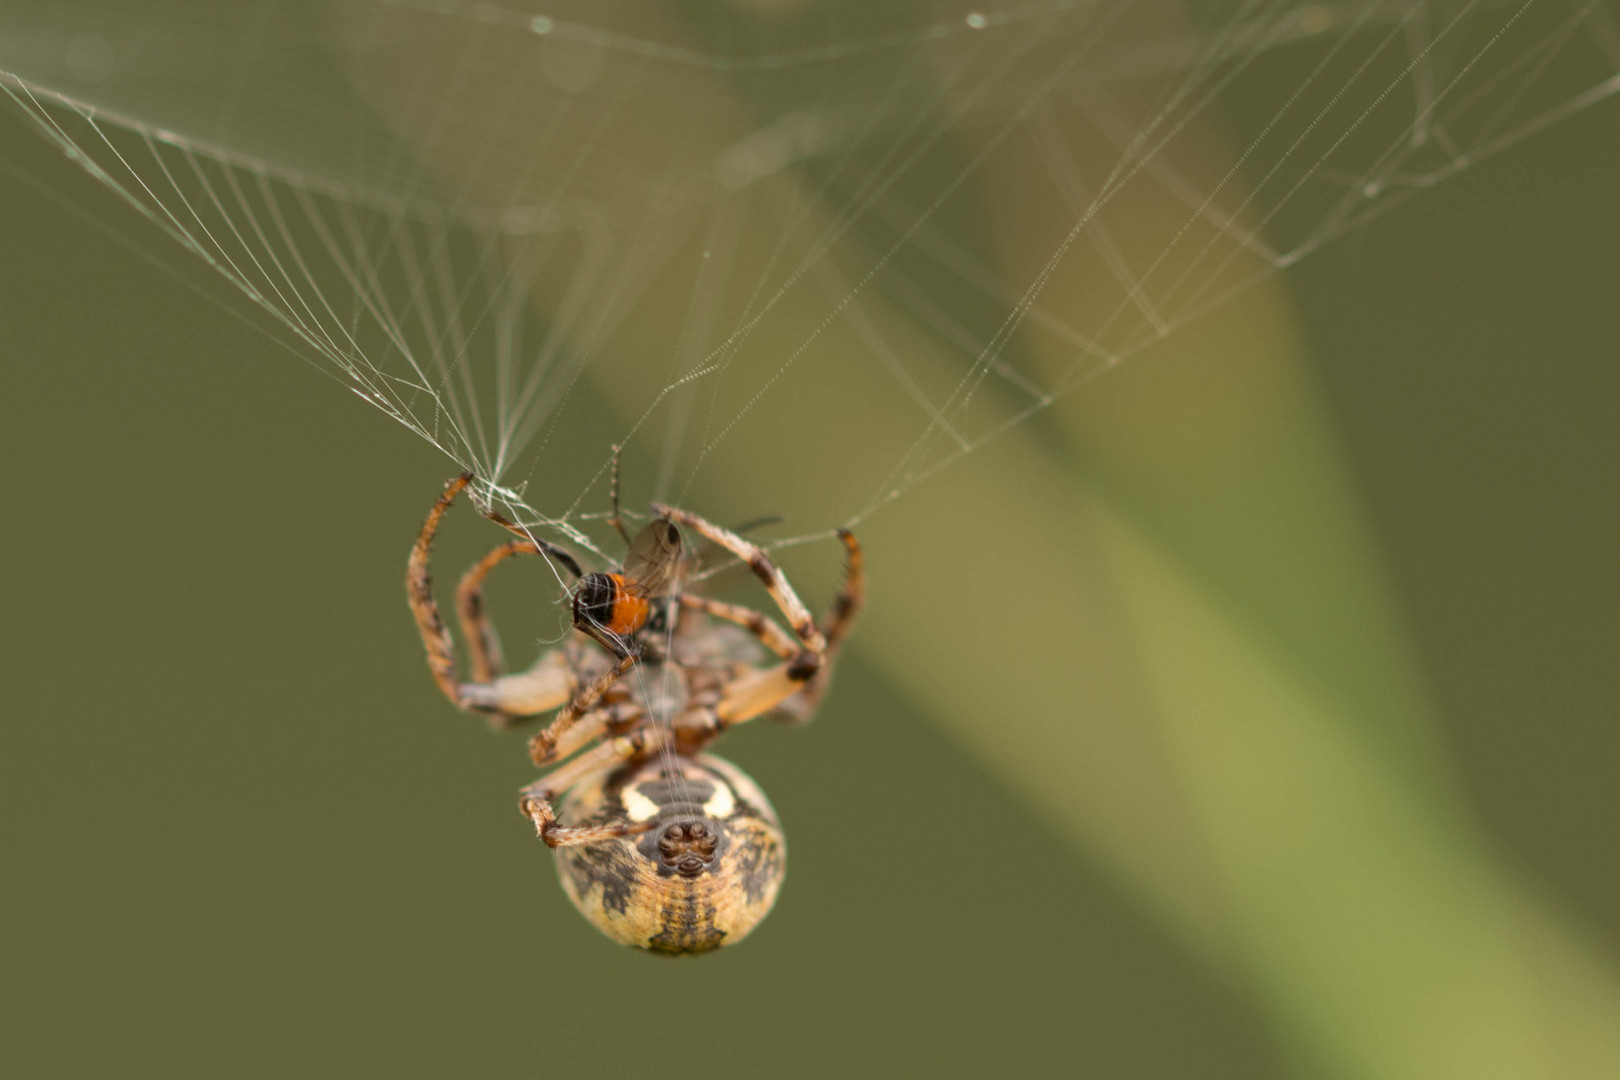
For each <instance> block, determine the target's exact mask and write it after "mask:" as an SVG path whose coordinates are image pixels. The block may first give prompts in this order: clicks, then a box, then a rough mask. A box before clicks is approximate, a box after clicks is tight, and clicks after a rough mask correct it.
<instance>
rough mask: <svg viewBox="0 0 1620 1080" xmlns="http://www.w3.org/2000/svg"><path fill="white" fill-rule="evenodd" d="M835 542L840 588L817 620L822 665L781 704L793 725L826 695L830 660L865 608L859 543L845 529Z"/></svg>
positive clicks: (829, 679)
mask: <svg viewBox="0 0 1620 1080" xmlns="http://www.w3.org/2000/svg"><path fill="white" fill-rule="evenodd" d="M838 539H840V540H842V541H843V542H844V553H845V557H846V562H845V564H844V584H843V586H842V587H841V588H840V589H839V590H838V595H837V596H835V597H833V602H832V603H831V604H829V605H827V613H826V614H825V615H823V616H822V617H821V632H822V633H823V634H825V635H826V636H827V655H826V658H825V661H824V662H823V664H822V665H821V669H820V670H819V671H817V672H816V673H815V674H814V675H812V676H811V677H810V680H809V681H808V682H807V683H805V684H804V687H803V688H802V689H801V690H800V691H799V693H798V694H797V695H795V696H793V697H790V698H788V699H787V700H786V701H784V702H783V703H782V712H783V713H784V714H786V717H785V718H786V719H788V720H790V721H792V722H794V723H803V722H804V721H806V720H809V719H810V717H811V716H812V715H814V714H815V711H816V708H817V706H819V705H820V704H821V699H822V698H823V697H825V696H826V694H827V687H828V686H829V685H830V684H831V683H832V672H833V659H834V658H835V657H836V656H837V655H838V651H839V649H840V648H842V647H843V644H844V639H845V638H847V637H848V636H849V632H850V631H851V630H852V629H854V627H855V620H856V619H857V618H858V617H859V616H860V614H861V608H863V607H865V606H866V563H865V559H864V558H863V557H862V555H861V545H860V542H859V541H857V540H856V539H855V534H854V533H852V532H850V531H849V530H848V529H839V530H838Z"/></svg>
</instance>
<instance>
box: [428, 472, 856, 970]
mask: <svg viewBox="0 0 1620 1080" xmlns="http://www.w3.org/2000/svg"><path fill="white" fill-rule="evenodd" d="M472 479H473V477H472V474H471V473H465V474H463V475H461V476H459V477H456V478H455V479H453V480H451V481H450V482H449V483H447V484H446V485H445V487H444V491H443V493H442V494H440V496H439V498H438V501H436V502H435V503H434V504H433V508H432V510H430V511H429V512H428V516H427V520H426V521H425V522H424V523H423V525H422V530H421V532H420V534H418V536H417V538H416V543H415V544H414V545H413V546H412V548H411V554H410V559H409V562H408V564H407V570H406V579H405V585H406V591H407V593H408V596H409V600H410V606H411V611H412V613H413V614H414V615H415V617H416V625H417V628H418V629H419V630H420V631H421V635H422V644H423V645H424V646H425V647H426V649H427V662H428V669H429V671H430V672H431V673H432V675H433V680H434V682H435V683H436V684H437V685H438V687H439V689H440V690H441V691H443V693H444V695H445V697H447V698H449V699H450V702H451V704H453V705H455V706H456V707H457V708H460V709H463V710H467V711H474V712H482V713H487V714H489V716H490V718H491V723H492V724H493V725H494V726H496V727H510V726H513V725H515V724H518V723H522V722H524V721H526V720H531V719H533V718H535V717H538V716H540V715H542V714H544V713H547V712H550V711H552V710H554V709H555V710H558V711H557V713H556V716H555V718H554V719H553V720H552V722H551V723H550V725H548V726H547V727H545V728H544V729H543V730H541V731H539V732H538V733H537V734H536V735H534V737H533V738H532V739H531V740H530V742H529V755H530V757H531V758H532V759H533V761H534V764H535V765H536V766H539V767H551V771H550V772H548V773H546V774H545V775H543V776H541V777H540V779H538V780H536V781H535V782H533V783H532V784H529V785H528V786H526V787H524V788H523V789H522V793H521V799H520V803H519V805H520V807H521V809H522V812H523V814H524V816H526V817H527V818H528V819H529V820H530V821H532V822H533V823H534V827H535V829H536V831H537V832H538V834H539V836H540V839H542V840H544V841H545V842H546V843H547V844H548V845H550V846H551V847H552V848H553V849H554V850H555V852H556V854H557V866H558V875H559V877H560V878H561V880H562V885H563V890H564V892H566V893H567V894H568V897H569V899H570V900H571V901H572V902H573V904H574V906H575V907H577V908H578V909H579V910H580V912H581V913H583V914H584V915H585V917H586V918H587V919H589V920H590V921H591V922H592V923H593V924H594V925H595V926H596V927H597V928H598V929H600V930H601V931H602V932H604V933H605V934H607V935H608V936H609V937H610V938H612V939H614V940H615V941H618V942H620V943H622V944H626V945H633V946H637V947H639V948H642V949H646V950H649V951H652V952H662V953H672V954H689V953H701V952H707V951H709V950H711V949H714V948H716V947H718V946H721V945H729V944H733V943H735V942H737V941H740V940H741V939H742V938H743V937H745V936H746V935H747V934H748V933H749V932H750V931H751V930H752V929H753V928H754V927H755V926H756V925H758V923H759V921H760V920H761V919H763V918H764V917H765V915H766V914H767V913H768V912H769V911H770V909H771V906H772V905H773V904H774V903H775V901H776V894H777V892H778V891H779V889H780V887H781V883H782V877H783V874H784V871H785V856H786V846H785V842H784V839H783V836H782V830H781V826H780V824H779V823H778V821H777V818H776V812H775V810H774V809H773V808H772V807H771V804H770V802H769V801H768V800H767V799H766V797H765V794H764V792H762V791H761V790H760V789H759V786H758V785H757V784H755V783H754V781H753V780H752V779H750V778H749V777H748V776H747V775H746V774H745V773H743V771H742V770H741V769H738V768H737V767H736V766H735V765H732V764H731V763H730V762H727V761H724V760H722V759H720V758H718V757H714V756H712V755H708V754H705V753H703V751H704V750H705V749H706V748H707V747H708V745H709V744H710V743H712V742H713V741H714V740H715V739H717V738H718V737H719V736H720V735H721V734H722V733H723V732H724V731H725V730H726V729H727V728H730V727H732V726H734V725H736V724H740V723H743V722H744V721H747V720H752V719H754V718H755V717H758V716H761V715H765V714H767V713H771V714H774V715H776V716H777V717H779V718H782V719H785V720H789V721H800V722H802V721H805V720H808V719H809V718H810V716H811V714H812V713H814V711H815V709H816V707H817V705H818V704H819V703H820V701H821V698H822V697H823V695H824V694H825V693H826V691H827V686H828V681H829V679H830V678H831V674H832V667H833V661H834V659H835V658H836V657H837V655H838V651H839V649H840V647H841V646H842V644H843V642H844V639H845V638H846V637H847V636H848V634H849V631H850V629H851V628H852V627H853V625H854V622H855V619H856V617H857V616H858V615H859V613H860V609H861V605H862V603H863V601H864V598H865V591H866V586H865V575H864V572H863V569H862V558H861V548H860V545H859V544H858V543H857V542H856V540H855V537H854V536H853V535H852V534H851V533H850V532H849V531H848V530H843V529H841V530H839V533H838V535H839V538H840V539H841V540H842V541H843V544H844V548H845V552H846V555H847V565H846V569H845V575H844V581H843V586H842V588H841V589H840V590H839V592H838V594H837V596H836V597H835V598H834V600H833V602H832V604H831V606H830V607H829V609H828V611H827V613H826V614H825V615H824V616H823V617H822V618H821V620H820V621H819V622H818V621H817V620H816V619H814V618H813V617H812V616H811V615H810V612H809V611H808V610H807V609H806V608H805V606H804V604H803V602H802V601H800V599H799V597H798V594H797V593H795V592H794V590H793V586H792V585H791V584H789V583H788V580H787V578H786V577H784V576H783V574H782V572H781V571H780V570H779V569H777V567H776V564H775V563H774V562H772V560H771V558H770V556H769V555H767V554H766V553H765V552H764V551H762V550H761V549H760V548H759V547H758V546H757V545H755V544H752V543H750V542H749V541H747V540H745V539H743V538H742V537H741V536H740V535H738V533H737V532H734V531H732V530H729V529H724V528H721V527H720V526H718V525H714V524H712V523H710V522H708V521H706V520H704V519H703V518H701V517H698V516H697V515H696V514H693V513H690V512H688V511H685V510H680V509H677V508H675V507H672V506H664V505H662V504H659V503H654V504H653V505H652V511H653V515H654V517H653V519H652V521H651V522H650V523H649V524H648V525H647V526H646V527H645V528H643V529H642V530H641V532H640V533H639V534H638V535H637V536H635V537H634V538H632V537H631V536H630V534H629V533H628V531H627V530H626V529H625V527H624V523H623V521H622V519H621V517H620V513H619V501H618V486H619V485H618V453H617V449H616V448H615V452H614V463H613V512H612V516H611V517H610V518H609V522H610V523H611V524H612V525H613V527H614V528H615V530H616V531H617V532H618V533H619V535H620V536H621V537H623V539H624V541H625V545H626V555H625V558H624V562H623V564H622V565H620V566H619V567H617V568H614V569H612V570H609V571H605V572H603V571H599V572H595V573H590V574H586V573H584V572H583V571H582V570H581V568H580V565H579V563H578V561H577V560H576V559H575V558H574V556H573V555H572V553H570V552H569V551H568V550H566V549H565V548H562V547H560V546H558V545H556V544H552V543H549V542H547V541H544V540H539V539H537V538H535V537H533V536H531V535H530V534H529V532H528V531H527V530H526V529H524V528H523V527H521V526H519V525H516V524H514V523H513V522H511V521H508V520H507V519H505V518H504V517H502V516H501V515H500V514H498V513H496V512H495V511H494V510H493V509H483V510H481V511H480V512H481V513H482V514H483V515H484V516H485V517H487V518H489V519H490V520H492V521H494V522H495V523H496V524H498V525H500V526H501V527H503V528H505V529H506V530H508V531H509V532H512V533H515V534H516V535H517V539H513V540H508V541H506V542H505V543H504V544H501V545H499V546H498V547H496V548H495V549H494V550H492V551H491V552H490V553H489V554H488V555H486V556H484V557H483V558H482V559H480V560H479V561H478V562H476V563H474V564H473V566H472V567H471V568H469V569H468V570H467V572H466V573H465V574H464V575H463V576H462V578H461V582H460V584H459V585H458V586H457V588H456V615H457V619H458V621H459V623H460V625H461V631H462V636H463V637H464V638H465V640H466V643H467V649H468V652H469V653H470V654H471V663H470V668H471V671H470V677H469V678H467V679H465V680H464V679H462V678H461V677H460V675H459V674H458V671H459V669H458V666H457V663H456V659H455V655H454V651H453V646H452V643H451V639H450V635H449V632H448V631H447V630H446V628H445V625H444V622H443V620H442V619H441V618H440V615H439V608H438V604H437V602H436V601H435V599H434V593H433V582H432V578H431V576H430V574H429V570H428V557H429V552H430V550H431V548H432V545H433V538H434V535H435V534H436V533H437V532H438V529H439V523H440V522H441V520H442V519H443V518H444V515H445V513H446V512H447V511H448V510H449V509H450V506H451V504H452V502H454V500H455V498H456V496H457V495H458V494H459V493H460V492H461V491H462V489H463V488H465V487H467V485H468V484H469V483H471V482H472ZM681 529H687V530H690V531H691V532H693V533H696V534H697V535H698V536H700V537H702V538H703V539H704V540H706V541H708V542H709V543H710V544H712V545H715V546H717V547H719V548H721V549H724V550H725V551H728V552H730V553H731V554H732V555H734V556H736V557H737V558H738V559H739V560H741V561H742V562H743V563H744V564H745V565H746V566H747V567H748V568H749V569H750V570H751V571H752V572H753V573H754V575H755V576H756V577H757V578H759V580H760V581H761V582H762V583H763V584H764V586H765V589H766V591H767V592H768V593H769V594H770V596H771V599H772V600H773V601H774V602H775V604H776V607H777V609H778V610H779V611H780V612H781V613H782V615H783V616H784V618H785V619H786V621H787V623H788V625H789V626H790V627H791V628H792V633H791V634H790V633H789V632H788V631H786V630H783V629H782V627H781V626H780V625H779V624H778V623H777V622H775V621H774V620H772V619H770V618H768V617H766V616H765V615H764V614H762V613H761V612H758V611H755V610H753V609H752V608H748V607H743V606H741V605H737V604H728V603H724V602H721V601H719V600H714V599H710V598H708V597H705V596H702V595H699V594H697V593H695V592H688V591H684V590H682V589H681V588H680V587H679V583H680V580H681V578H682V577H683V576H684V572H685V571H686V570H688V569H689V568H690V567H691V566H692V564H693V563H694V562H695V560H694V558H693V556H691V555H689V554H688V553H687V552H686V551H685V549H684V546H683V544H682V537H681ZM525 554H543V555H545V556H546V557H548V558H549V559H550V560H551V561H552V563H553V564H554V565H557V566H560V567H562V568H563V569H564V570H566V571H567V572H568V573H569V574H570V575H572V576H573V577H574V578H575V579H576V581H577V584H576V585H575V586H574V587H573V589H572V590H571V592H572V600H571V610H572V616H573V624H574V630H575V631H576V632H575V633H573V634H571V635H570V636H569V638H568V639H567V640H566V641H564V642H563V643H562V644H560V645H557V646H556V647H554V648H552V649H550V650H549V651H547V652H545V653H544V654H542V655H541V657H540V658H539V660H537V661H536V662H535V663H534V665H533V666H532V667H530V668H529V669H528V670H527V671H524V672H521V673H518V674H511V675H508V674H503V667H504V663H503V659H502V655H501V650H500V644H499V641H498V639H497V637H496V635H495V632H494V629H493V627H492V625H491V624H490V622H489V619H488V617H487V615H486V613H485V610H484V581H485V579H486V578H487V577H488V576H489V573H490V571H492V570H493V569H494V568H495V567H496V566H497V565H499V564H500V563H502V562H504V561H505V560H506V559H509V558H511V557H512V556H514V555H525ZM632 672H635V673H636V674H635V676H634V677H631V678H627V677H626V676H629V675H631V673H632ZM558 803H560V804H561V806H562V811H561V815H560V816H559V813H558V811H557V809H556V808H555V805H556V804H558Z"/></svg>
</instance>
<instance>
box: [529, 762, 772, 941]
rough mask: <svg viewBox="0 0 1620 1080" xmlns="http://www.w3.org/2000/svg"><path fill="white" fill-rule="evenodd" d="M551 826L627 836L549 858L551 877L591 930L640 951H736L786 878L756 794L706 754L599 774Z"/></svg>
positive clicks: (766, 808)
mask: <svg viewBox="0 0 1620 1080" xmlns="http://www.w3.org/2000/svg"><path fill="white" fill-rule="evenodd" d="M562 821H563V823H564V824H566V825H593V826H594V825H615V824H626V825H633V826H637V827H638V831H636V832H634V833H631V834H629V835H626V836H622V837H616V838H614V839H610V840H603V841H599V842H596V843H589V844H579V845H576V846H570V847H559V848H558V849H557V850H556V856H557V870H558V874H559V876H560V877H561V878H562V885H563V890H564V891H565V892H566V893H567V894H568V898H569V899H570V900H572V901H573V902H574V906H575V907H577V908H578V909H579V910H580V912H581V913H583V914H584V916H585V917H586V918H587V919H589V920H590V921H591V922H592V924H594V925H595V926H596V928H597V929H599V930H601V931H602V932H603V933H604V934H606V935H607V936H608V937H610V938H612V939H613V940H615V941H617V942H619V943H621V944H624V945H634V946H636V947H637V948H641V949H646V950H648V951H651V952H660V953H669V954H691V953H702V952H708V951H710V950H711V949H715V948H718V947H720V946H722V945H731V944H734V943H736V942H738V941H741V940H742V939H743V938H744V937H746V936H747V935H748V933H749V932H750V931H751V930H753V928H754V927H755V926H757V925H758V924H759V922H760V920H761V919H763V918H764V917H765V916H766V915H767V914H768V913H769V912H770V910H771V907H772V905H773V904H775V902H776V895H777V892H778V891H779V890H780V888H781V885H782V878H783V875H784V873H785V871H786V867H787V864H786V856H787V846H786V844H785V842H784V840H783V837H782V829H781V826H780V825H779V824H778V822H777V819H776V812H775V810H773V809H772V808H771V805H770V803H769V801H767V800H766V798H765V795H764V793H763V792H762V791H760V789H759V786H758V785H757V784H755V783H754V781H753V780H751V779H750V778H749V777H748V776H747V775H746V774H745V773H743V771H742V770H741V769H738V768H737V767H736V766H735V765H732V764H731V763H730V762H727V761H723V760H721V759H720V758H716V757H711V756H708V755H704V756H700V757H696V758H687V757H675V758H672V759H664V760H659V759H653V760H649V761H644V762H638V763H632V764H630V765H627V766H623V767H620V768H618V769H616V770H612V771H609V772H604V773H599V774H597V775H596V776H594V777H591V778H588V779H586V780H585V781H582V782H581V783H580V784H579V785H578V786H577V787H576V788H575V789H574V791H573V793H572V795H570V797H569V799H568V803H567V806H566V807H565V808H564V811H563V816H562Z"/></svg>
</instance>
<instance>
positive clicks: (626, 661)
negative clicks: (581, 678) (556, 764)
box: [529, 653, 637, 765]
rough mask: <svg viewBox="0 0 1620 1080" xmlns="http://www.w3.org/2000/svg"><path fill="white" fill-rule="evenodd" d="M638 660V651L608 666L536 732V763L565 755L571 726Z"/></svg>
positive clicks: (533, 746)
mask: <svg viewBox="0 0 1620 1080" xmlns="http://www.w3.org/2000/svg"><path fill="white" fill-rule="evenodd" d="M636 659H637V654H636V653H629V654H627V655H624V656H621V657H620V658H619V662H618V663H617V664H614V665H613V666H612V667H611V668H608V670H606V671H604V672H603V673H602V674H601V675H600V676H598V677H597V680H596V681H595V682H593V683H592V684H591V685H589V686H587V687H586V688H585V689H584V690H581V691H580V692H579V693H577V694H575V695H574V699H573V700H572V701H570V702H569V703H568V704H567V705H566V706H565V707H564V708H563V709H562V711H561V712H559V713H558V714H557V718H556V719H555V720H553V721H552V722H551V723H550V725H548V726H547V727H546V729H545V730H544V731H540V732H536V733H535V736H534V738H532V739H530V740H529V757H530V758H531V759H533V761H534V763H535V764H536V765H546V764H549V763H551V762H553V761H556V760H557V759H558V758H559V757H561V756H563V755H562V754H561V753H560V752H559V751H560V750H561V748H562V738H563V736H564V735H566V734H567V733H568V729H569V728H571V727H573V726H574V724H575V722H576V721H578V720H579V718H580V717H582V716H584V715H585V714H586V713H588V712H590V711H591V709H592V707H593V706H595V705H596V703H597V702H598V701H600V700H601V699H602V695H603V694H605V693H607V691H608V688H609V687H610V686H612V685H613V684H614V683H616V682H618V681H619V679H620V678H621V677H622V676H623V675H624V673H625V672H627V671H629V670H630V669H631V668H632V667H634V666H635V663H636ZM581 741H589V740H588V739H587V740H581ZM571 742H572V741H571Z"/></svg>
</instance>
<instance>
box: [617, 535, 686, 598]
mask: <svg viewBox="0 0 1620 1080" xmlns="http://www.w3.org/2000/svg"><path fill="white" fill-rule="evenodd" d="M680 562H681V531H680V530H679V529H677V528H676V527H675V523H674V522H672V521H670V520H669V519H668V518H658V519H657V520H655V521H653V522H651V523H650V524H648V526H647V527H646V528H645V529H642V530H641V532H639V533H637V534H636V538H635V539H634V540H632V541H631V542H630V553H629V554H628V555H626V556H625V557H624V579H625V588H626V589H628V590H629V591H630V593H631V594H632V595H634V596H640V597H651V596H658V595H660V594H662V593H663V592H664V591H665V590H666V589H668V588H669V583H670V581H671V580H672V579H673V578H674V577H675V570H676V568H677V567H678V566H679V565H680Z"/></svg>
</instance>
